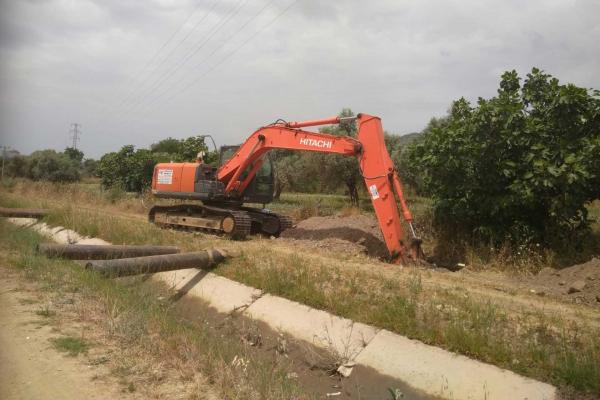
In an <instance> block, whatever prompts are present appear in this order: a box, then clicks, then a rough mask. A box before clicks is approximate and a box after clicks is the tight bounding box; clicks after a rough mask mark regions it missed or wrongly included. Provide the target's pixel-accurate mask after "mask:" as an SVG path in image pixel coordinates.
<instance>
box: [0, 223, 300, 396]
mask: <svg viewBox="0 0 600 400" xmlns="http://www.w3.org/2000/svg"><path fill="white" fill-rule="evenodd" d="M0 236H2V237H3V238H7V240H3V241H2V242H0V251H1V253H0V254H9V256H8V264H9V265H11V266H13V267H14V268H15V269H16V270H17V271H19V273H20V274H21V275H22V276H23V277H25V278H27V279H29V280H30V281H32V282H35V284H36V285H37V286H38V288H39V289H40V290H42V291H43V293H45V294H44V296H45V297H50V298H52V299H53V300H54V301H53V304H61V306H60V308H59V307H58V306H56V308H53V309H52V310H46V309H44V308H41V309H40V310H41V311H40V313H41V315H40V316H42V317H44V318H49V317H52V318H53V319H54V320H55V321H54V323H55V326H56V328H57V329H58V330H62V329H67V328H69V327H68V326H67V325H68V324H66V323H65V318H71V319H72V320H73V321H74V323H73V324H70V325H73V326H76V327H77V329H78V330H79V331H80V334H75V332H71V331H67V332H65V333H64V334H63V336H61V337H58V338H56V339H55V340H54V341H53V345H54V346H55V347H56V348H57V349H59V350H61V351H65V352H67V353H69V354H70V355H73V356H75V355H78V354H85V353H87V352H88V351H89V353H92V350H94V354H90V360H89V361H90V363H107V364H108V365H109V367H110V368H111V370H112V371H113V374H114V375H116V376H117V377H119V379H120V381H121V383H122V384H123V386H124V387H125V388H126V389H127V390H130V391H133V390H139V389H140V388H143V389H144V392H145V393H148V394H150V395H152V397H157V398H172V397H173V396H175V395H177V396H180V395H181V391H182V388H186V390H184V392H187V393H188V394H189V398H202V395H203V393H202V392H204V391H205V388H206V387H207V385H208V384H210V386H211V387H212V388H214V389H215V391H216V392H217V393H218V394H219V397H221V398H228V399H240V400H242V399H243V400H245V399H253V398H256V399H273V400H279V399H281V400H283V399H290V398H298V399H309V398H311V397H310V395H307V394H303V392H302V390H301V389H300V388H299V387H298V385H297V383H296V382H295V380H293V379H290V378H288V373H289V369H288V364H287V362H286V361H285V360H281V361H280V362H273V360H271V359H265V358H261V357H257V356H256V354H255V353H254V352H253V351H252V349H251V348H250V346H248V345H246V344H244V343H243V342H241V341H240V340H239V336H238V335H231V336H227V335H223V333H222V332H219V331H218V330H215V329H212V328H210V327H208V326H207V324H206V323H205V321H204V320H203V319H202V318H200V317H201V316H202V315H203V312H207V311H203V310H202V309H201V308H199V309H198V313H199V315H198V317H199V318H198V320H197V321H194V322H192V321H188V320H184V319H181V318H179V317H177V313H176V312H174V309H173V307H174V305H173V304H172V303H171V302H168V301H164V300H161V299H162V298H169V295H170V293H168V292H166V291H165V290H166V289H164V287H162V286H158V285H155V284H152V283H151V282H144V281H143V279H141V278H133V279H125V280H120V281H113V280H107V279H104V278H102V277H100V276H99V275H97V274H94V273H92V272H89V271H86V270H83V269H81V267H80V266H79V265H77V264H75V263H73V262H69V261H63V260H50V259H46V258H44V257H41V256H39V255H37V254H35V253H34V252H33V249H34V248H35V244H37V243H39V242H40V240H43V239H42V238H41V237H40V236H39V235H37V234H36V233H34V232H32V231H30V230H27V229H19V228H17V227H14V226H12V225H11V224H9V223H7V222H5V221H2V220H0ZM65 299H69V300H70V301H64V300H65ZM69 329H71V330H72V328H69ZM92 343H93V345H91V344H92ZM98 351H101V352H100V353H98ZM236 359H244V360H246V361H247V363H248V365H251V368H240V366H239V365H237V364H236V363H235V362H234V360H236ZM198 388H201V389H198ZM196 390H202V391H201V392H197V391H196Z"/></svg>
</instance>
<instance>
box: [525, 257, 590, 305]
mask: <svg viewBox="0 0 600 400" xmlns="http://www.w3.org/2000/svg"><path fill="white" fill-rule="evenodd" d="M533 279H534V282H535V286H537V287H539V288H541V289H540V290H543V291H545V293H548V294H551V295H556V296H560V297H566V298H569V299H570V300H571V301H573V302H575V303H586V304H596V305H600V258H593V259H592V260H590V261H588V262H586V263H584V264H579V265H573V266H571V267H568V268H564V269H561V270H556V269H552V268H544V269H542V270H541V271H540V272H539V274H537V275H536V276H535V277H534V278H533ZM540 293H544V292H540Z"/></svg>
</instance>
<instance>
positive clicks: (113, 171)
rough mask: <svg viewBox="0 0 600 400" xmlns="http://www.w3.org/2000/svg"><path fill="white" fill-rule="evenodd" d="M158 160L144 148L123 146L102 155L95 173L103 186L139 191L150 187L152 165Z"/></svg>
mask: <svg viewBox="0 0 600 400" xmlns="http://www.w3.org/2000/svg"><path fill="white" fill-rule="evenodd" d="M159 161H165V160H159V159H157V157H155V155H154V154H153V153H152V152H151V151H150V150H146V149H138V150H135V148H134V146H132V145H128V146H123V147H122V148H121V150H119V151H118V152H112V153H107V154H105V155H103V156H102V158H101V159H100V162H99V163H98V167H97V169H96V173H97V174H98V176H99V177H100V178H101V179H102V185H103V186H104V187H121V188H122V189H124V190H126V191H129V192H141V191H143V190H144V189H146V188H148V187H150V183H151V182H152V173H153V171H154V166H155V165H156V163H157V162H159Z"/></svg>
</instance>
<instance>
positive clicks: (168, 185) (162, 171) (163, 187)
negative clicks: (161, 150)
mask: <svg viewBox="0 0 600 400" xmlns="http://www.w3.org/2000/svg"><path fill="white" fill-rule="evenodd" d="M182 170H183V164H181V163H160V164H156V166H155V167H154V177H153V179H152V189H153V191H158V192H180V191H181V173H182Z"/></svg>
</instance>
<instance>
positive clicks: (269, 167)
mask: <svg viewBox="0 0 600 400" xmlns="http://www.w3.org/2000/svg"><path fill="white" fill-rule="evenodd" d="M239 147H240V146H222V147H221V150H220V153H219V167H221V166H222V165H223V164H225V163H226V162H227V161H228V160H229V159H230V158H231V157H233V155H234V154H235V153H236V151H237V150H238V149H239ZM250 168H251V166H249V167H248V170H246V171H244V173H242V174H241V175H240V178H239V179H240V181H243V180H244V179H245V178H246V176H247V174H248V171H249V170H250ZM274 190H275V175H274V173H273V162H272V160H271V158H270V157H269V154H265V155H264V158H263V164H262V166H261V167H260V168H259V169H258V171H256V175H255V176H254V178H253V179H252V181H250V184H249V185H248V187H247V188H246V190H245V191H244V195H243V197H242V199H240V200H242V201H243V202H244V203H258V204H267V203H270V202H272V201H273V193H274Z"/></svg>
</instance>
